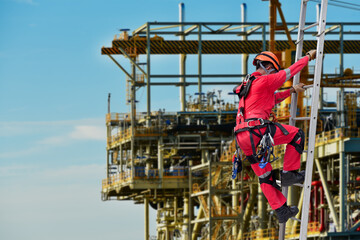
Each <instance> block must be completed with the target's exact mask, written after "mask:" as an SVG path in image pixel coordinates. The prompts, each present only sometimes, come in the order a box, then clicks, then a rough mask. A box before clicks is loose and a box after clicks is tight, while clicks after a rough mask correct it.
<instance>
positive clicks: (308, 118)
mask: <svg viewBox="0 0 360 240" xmlns="http://www.w3.org/2000/svg"><path fill="white" fill-rule="evenodd" d="M292 119H294V120H300V121H301V120H304V121H306V120H310V119H311V117H294V118H292Z"/></svg>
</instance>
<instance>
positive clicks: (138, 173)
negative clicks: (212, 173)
mask: <svg viewBox="0 0 360 240" xmlns="http://www.w3.org/2000/svg"><path fill="white" fill-rule="evenodd" d="M187 176H188V169H187V168H185V167H177V168H175V169H164V171H163V178H187ZM157 178H159V170H158V169H146V168H145V167H135V169H134V176H132V173H131V170H130V169H128V170H126V171H125V172H120V173H116V174H113V175H111V176H110V177H109V178H107V179H103V180H102V188H103V190H106V189H107V188H109V187H113V186H115V185H118V184H122V183H128V182H131V181H132V180H134V179H144V180H145V179H157Z"/></svg>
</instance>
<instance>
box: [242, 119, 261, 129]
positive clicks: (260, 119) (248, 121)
mask: <svg viewBox="0 0 360 240" xmlns="http://www.w3.org/2000/svg"><path fill="white" fill-rule="evenodd" d="M253 121H260V125H264V124H265V122H264V119H262V118H258V119H256V120H251V121H248V122H246V123H247V127H248V128H254V127H255V126H250V125H249V123H250V122H253ZM256 126H259V125H256Z"/></svg>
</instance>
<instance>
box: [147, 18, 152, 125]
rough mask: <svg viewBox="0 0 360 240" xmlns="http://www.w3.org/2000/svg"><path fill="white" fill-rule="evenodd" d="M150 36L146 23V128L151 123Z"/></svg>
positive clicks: (148, 25) (148, 26)
mask: <svg viewBox="0 0 360 240" xmlns="http://www.w3.org/2000/svg"><path fill="white" fill-rule="evenodd" d="M150 38H151V35H150V24H149V23H146V59H147V61H146V62H147V64H146V67H147V71H146V74H147V77H146V79H147V82H146V90H147V105H146V107H147V115H146V118H147V126H150V125H151V122H150V114H151V90H150V54H151V48H150V47H151V46H150V43H151V39H150Z"/></svg>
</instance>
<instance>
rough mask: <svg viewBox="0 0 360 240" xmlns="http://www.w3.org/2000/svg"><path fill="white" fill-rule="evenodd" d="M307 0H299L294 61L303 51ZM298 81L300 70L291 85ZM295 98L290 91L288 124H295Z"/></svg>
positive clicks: (294, 94) (296, 96)
mask: <svg viewBox="0 0 360 240" xmlns="http://www.w3.org/2000/svg"><path fill="white" fill-rule="evenodd" d="M307 2H308V0H302V1H301V8H300V19H299V28H298V37H297V41H296V42H297V45H296V54H295V62H297V61H299V60H300V58H301V57H302V51H303V43H304V30H303V29H304V27H305V19H306V7H307ZM299 82H300V72H298V73H297V74H296V75H295V76H294V78H293V85H296V84H298V83H299ZM297 100H298V95H297V93H296V92H294V93H292V96H291V105H290V116H291V117H290V119H289V125H291V126H295V122H296V121H295V120H294V119H293V118H294V117H296V110H297Z"/></svg>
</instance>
